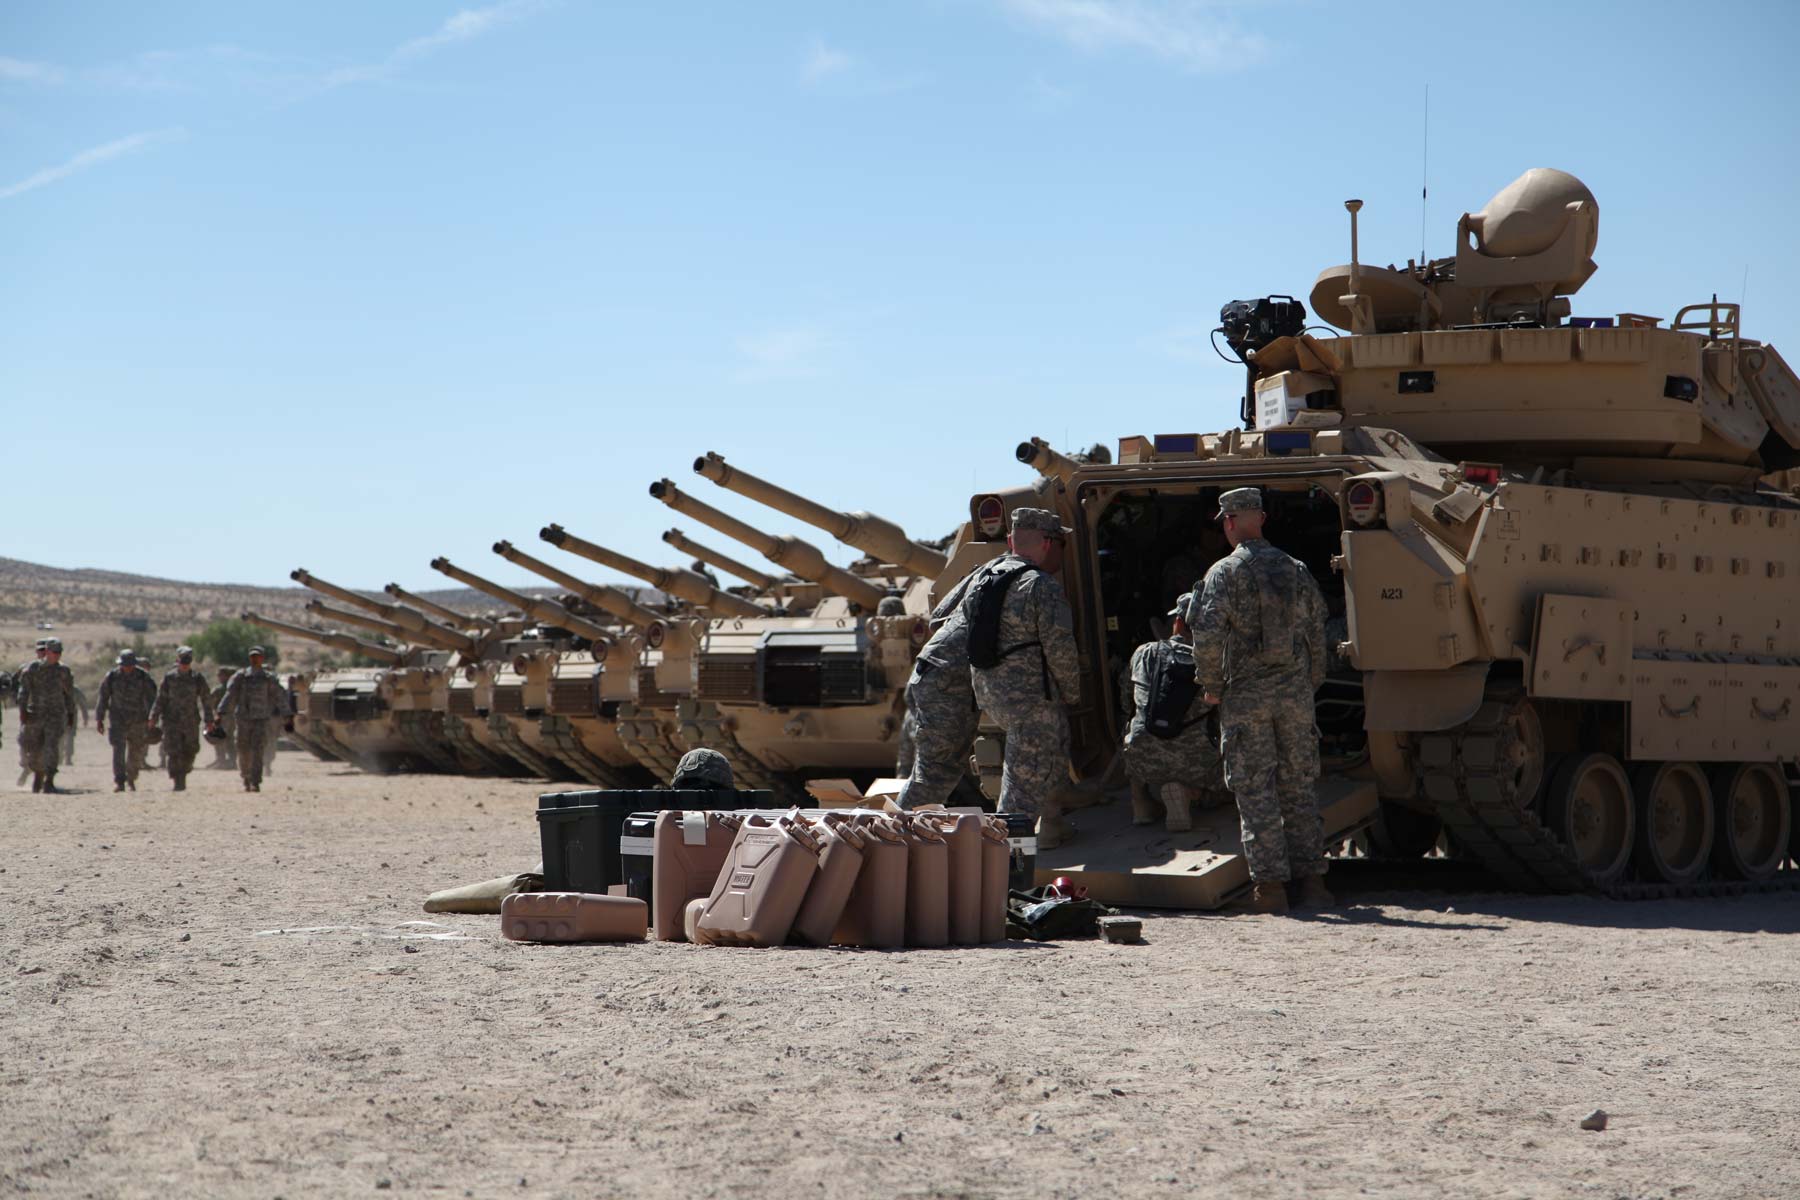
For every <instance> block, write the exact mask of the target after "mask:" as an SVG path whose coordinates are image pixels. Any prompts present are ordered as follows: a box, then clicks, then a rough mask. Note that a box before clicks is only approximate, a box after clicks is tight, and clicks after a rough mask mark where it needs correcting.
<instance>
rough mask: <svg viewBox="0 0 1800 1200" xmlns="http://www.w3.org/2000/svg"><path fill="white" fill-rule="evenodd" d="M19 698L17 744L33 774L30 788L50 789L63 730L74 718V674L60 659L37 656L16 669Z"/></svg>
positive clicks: (58, 758)
mask: <svg viewBox="0 0 1800 1200" xmlns="http://www.w3.org/2000/svg"><path fill="white" fill-rule="evenodd" d="M52 644H53V645H56V646H57V647H58V649H60V648H61V643H52ZM18 701H19V724H20V729H19V745H20V747H21V748H22V749H23V751H24V753H25V762H26V765H27V766H28V767H29V768H30V769H31V771H32V773H33V774H34V776H36V778H34V779H33V781H32V785H31V790H32V791H34V792H35V791H38V790H40V788H41V790H43V791H49V790H51V788H52V787H53V786H54V785H55V783H56V768H57V766H58V765H59V763H60V762H61V759H62V740H63V734H64V733H65V732H67V730H68V728H69V724H70V722H72V721H74V720H75V676H74V675H73V674H71V673H70V671H69V668H67V667H65V666H63V665H62V664H61V663H60V662H51V661H50V660H49V659H48V658H42V659H38V660H37V661H36V662H33V663H31V664H30V665H29V666H27V667H26V668H25V669H24V670H23V671H21V672H19V694H18Z"/></svg>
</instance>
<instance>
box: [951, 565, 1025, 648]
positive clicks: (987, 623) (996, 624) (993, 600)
mask: <svg viewBox="0 0 1800 1200" xmlns="http://www.w3.org/2000/svg"><path fill="white" fill-rule="evenodd" d="M1035 570H1037V568H1036V567H1035V566H1033V565H1032V564H1030V563H1020V564H1019V565H1018V566H1016V567H1008V568H1007V569H1006V570H1004V571H994V572H992V573H991V574H989V575H986V576H983V577H982V578H981V579H978V580H976V581H975V583H974V585H973V586H972V587H970V589H969V595H968V596H966V597H964V599H963V603H964V604H965V605H967V606H968V610H969V665H970V666H971V667H978V668H980V669H981V670H989V669H991V668H993V667H997V666H999V665H1000V663H1001V662H1002V661H1003V660H1004V659H1006V658H1009V657H1011V656H1012V655H1013V654H1016V653H1017V652H1018V651H1020V650H1023V649H1025V648H1027V647H1029V646H1038V645H1041V644H1042V643H1040V642H1036V641H1030V642H1020V643H1019V644H1018V645H1016V646H1008V647H1006V649H1004V650H1002V649H1001V648H1000V617H1001V615H1002V614H1003V613H1004V612H1005V610H1006V592H1007V589H1008V588H1010V587H1012V585H1013V580H1015V579H1017V578H1018V577H1019V576H1021V575H1023V574H1025V572H1027V571H1035Z"/></svg>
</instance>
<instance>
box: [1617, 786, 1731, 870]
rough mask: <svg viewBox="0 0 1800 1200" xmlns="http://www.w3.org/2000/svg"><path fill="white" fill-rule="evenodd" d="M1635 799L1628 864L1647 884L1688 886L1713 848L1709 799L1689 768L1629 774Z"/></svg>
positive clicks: (1708, 788)
mask: <svg viewBox="0 0 1800 1200" xmlns="http://www.w3.org/2000/svg"><path fill="white" fill-rule="evenodd" d="M1631 790H1632V791H1633V792H1634V793H1635V794H1636V795H1637V848H1636V849H1635V850H1634V851H1633V852H1632V860H1631V861H1632V862H1633V863H1635V864H1637V868H1638V873H1639V875H1640V876H1642V878H1644V879H1645V880H1646V881H1649V882H1654V883H1692V882H1693V881H1694V880H1696V879H1698V878H1699V877H1700V872H1702V871H1704V870H1705V869H1706V860H1707V857H1708V856H1709V855H1710V854H1711V853H1712V848H1713V795H1712V786H1711V785H1710V784H1709V783H1708V782H1707V780H1706V774H1705V772H1703V771H1701V770H1700V768H1699V767H1697V766H1695V765H1694V764H1693V763H1686V762H1666V763H1645V764H1643V765H1642V766H1640V767H1638V768H1637V769H1636V770H1635V771H1633V772H1632V774H1631Z"/></svg>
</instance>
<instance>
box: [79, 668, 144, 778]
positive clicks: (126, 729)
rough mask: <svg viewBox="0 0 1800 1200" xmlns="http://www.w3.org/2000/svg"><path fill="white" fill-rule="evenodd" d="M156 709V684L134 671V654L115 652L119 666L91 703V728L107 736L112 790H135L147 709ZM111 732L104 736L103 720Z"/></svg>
mask: <svg viewBox="0 0 1800 1200" xmlns="http://www.w3.org/2000/svg"><path fill="white" fill-rule="evenodd" d="M155 707H156V682H155V681H154V680H152V679H151V678H150V676H149V675H148V674H147V673H146V672H144V671H141V670H139V669H138V665H137V654H136V653H134V652H133V651H130V650H121V651H119V663H118V665H117V666H115V667H114V668H113V669H112V670H110V671H108V672H107V673H106V678H105V679H102V680H101V681H100V696H99V699H97V700H95V701H94V728H96V729H98V730H99V731H100V732H101V733H106V734H107V739H108V740H109V741H111V742H112V748H113V791H115V792H122V791H124V790H125V789H126V788H127V787H129V788H130V789H131V790H132V791H134V792H135V791H137V781H138V772H140V771H142V770H143V769H144V752H145V751H146V750H147V749H149V746H150V741H149V738H148V736H147V735H148V733H149V728H150V710H151V709H153V708H155ZM108 718H111V719H112V732H111V733H107V729H106V722H107V719H108Z"/></svg>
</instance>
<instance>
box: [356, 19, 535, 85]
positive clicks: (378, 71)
mask: <svg viewBox="0 0 1800 1200" xmlns="http://www.w3.org/2000/svg"><path fill="white" fill-rule="evenodd" d="M538 6H539V0H505V3H502V4H495V5H491V6H489V7H487V8H465V9H463V10H462V11H460V12H457V13H455V14H453V15H452V16H449V17H447V18H445V20H444V23H443V24H442V25H439V26H438V27H437V28H436V29H435V30H433V31H432V32H430V33H428V34H425V35H424V36H423V37H416V38H412V39H410V40H408V41H404V42H402V43H400V44H399V45H398V46H396V47H394V49H393V51H392V52H391V53H390V54H389V55H388V56H387V57H386V58H384V59H382V60H381V61H380V62H378V63H367V64H364V65H362V66H352V67H340V68H338V69H337V70H335V71H332V72H330V73H329V74H327V75H326V76H325V79H324V86H325V87H328V88H333V87H341V86H342V85H344V84H347V83H366V82H368V81H370V80H374V79H381V78H383V77H385V76H387V75H390V74H392V73H393V72H394V71H397V70H399V69H400V68H401V67H403V66H405V65H406V64H407V63H410V62H416V61H417V60H419V59H421V58H426V57H429V56H430V55H433V54H436V53H437V52H438V51H439V50H442V49H444V48H445V47H447V46H454V45H458V44H460V43H462V42H468V41H473V40H474V39H476V38H478V37H481V36H482V35H483V34H486V33H490V32H492V31H493V30H495V29H499V28H500V27H501V26H504V25H509V24H511V23H512V22H514V21H516V20H518V19H519V18H520V17H522V16H524V15H525V14H526V13H528V12H530V11H531V10H532V9H534V8H537V7H538Z"/></svg>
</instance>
